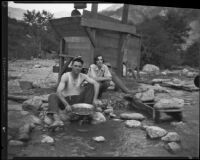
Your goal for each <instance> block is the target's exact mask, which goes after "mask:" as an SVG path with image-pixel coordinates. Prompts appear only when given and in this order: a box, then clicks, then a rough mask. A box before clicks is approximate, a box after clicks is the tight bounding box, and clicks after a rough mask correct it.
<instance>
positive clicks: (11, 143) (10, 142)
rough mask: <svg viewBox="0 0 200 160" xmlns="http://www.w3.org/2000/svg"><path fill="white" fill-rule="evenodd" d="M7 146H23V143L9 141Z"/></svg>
mask: <svg viewBox="0 0 200 160" xmlns="http://www.w3.org/2000/svg"><path fill="white" fill-rule="evenodd" d="M9 145H10V146H23V145H24V142H22V141H18V140H10V141H9Z"/></svg>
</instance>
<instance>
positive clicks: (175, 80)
mask: <svg viewBox="0 0 200 160" xmlns="http://www.w3.org/2000/svg"><path fill="white" fill-rule="evenodd" d="M172 82H173V83H175V84H182V81H181V80H180V79H177V78H173V79H172Z"/></svg>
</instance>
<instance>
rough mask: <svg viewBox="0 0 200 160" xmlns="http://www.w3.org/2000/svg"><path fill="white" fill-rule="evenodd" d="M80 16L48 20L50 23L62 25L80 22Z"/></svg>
mask: <svg viewBox="0 0 200 160" xmlns="http://www.w3.org/2000/svg"><path fill="white" fill-rule="evenodd" d="M80 21H81V17H64V18H57V19H52V20H50V23H51V24H52V25H54V26H58V25H59V26H62V25H66V24H72V23H79V24H80Z"/></svg>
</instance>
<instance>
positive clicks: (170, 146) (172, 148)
mask: <svg viewBox="0 0 200 160" xmlns="http://www.w3.org/2000/svg"><path fill="white" fill-rule="evenodd" d="M164 147H165V148H166V149H167V150H168V151H170V152H172V153H177V152H179V151H180V150H181V146H180V145H179V144H178V143H176V142H170V143H168V144H167V145H165V146H164Z"/></svg>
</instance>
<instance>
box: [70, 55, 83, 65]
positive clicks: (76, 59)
mask: <svg viewBox="0 0 200 160" xmlns="http://www.w3.org/2000/svg"><path fill="white" fill-rule="evenodd" d="M74 62H80V63H81V64H82V65H83V63H84V62H83V60H82V58H81V57H76V58H74V59H73V60H72V65H73V64H74Z"/></svg>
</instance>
